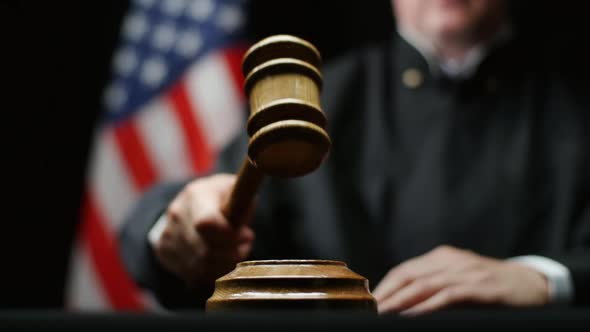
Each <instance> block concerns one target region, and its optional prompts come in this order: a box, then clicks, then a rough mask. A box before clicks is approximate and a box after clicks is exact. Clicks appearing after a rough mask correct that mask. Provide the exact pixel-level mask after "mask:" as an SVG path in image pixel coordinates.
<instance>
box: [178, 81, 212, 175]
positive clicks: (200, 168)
mask: <svg viewBox="0 0 590 332" xmlns="http://www.w3.org/2000/svg"><path fill="white" fill-rule="evenodd" d="M168 93H169V97H170V101H171V104H172V109H173V110H174V113H175V114H176V117H177V118H178V122H179V123H180V126H181V128H182V132H183V135H184V137H185V140H184V141H185V142H186V145H187V147H188V155H189V157H190V161H191V164H192V169H193V170H194V171H196V172H206V171H208V170H209V169H210V168H211V167H213V160H214V155H213V152H212V151H211V148H210V147H209V144H208V143H207V140H206V138H205V135H204V134H203V130H202V128H201V125H200V121H199V119H198V117H197V116H196V114H197V113H198V112H195V111H193V109H192V108H193V107H195V106H193V105H191V103H190V101H189V97H188V93H187V91H186V88H185V86H184V81H182V80H181V81H179V82H178V83H176V84H175V85H174V86H173V87H172V88H171V89H170V90H169V92H168Z"/></svg>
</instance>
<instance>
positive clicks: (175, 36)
mask: <svg viewBox="0 0 590 332" xmlns="http://www.w3.org/2000/svg"><path fill="white" fill-rule="evenodd" d="M245 6H246V3H245V1H236V0H217V1H215V0H162V1H157V0H133V1H132V2H131V4H130V7H129V10H128V13H127V14H126V16H125V18H124V20H123V24H122V29H121V36H120V42H119V45H118V48H117V50H116V52H115V53H114V56H113V73H112V78H111V81H110V83H109V85H108V86H107V87H106V89H105V93H104V105H105V112H104V116H103V118H102V120H101V122H100V125H99V126H98V127H97V130H96V132H95V135H94V142H93V147H92V152H91V158H90V160H89V169H88V174H87V181H86V187H85V195H84V198H83V202H84V203H83V206H82V214H81V221H80V227H79V230H78V233H77V237H76V241H75V244H74V248H73V255H72V260H71V263H70V264H71V265H70V272H69V275H68V281H67V284H66V288H67V289H66V305H67V307H68V308H70V309H74V310H150V309H153V308H157V307H158V305H157V303H155V302H154V301H153V300H151V297H150V295H149V294H147V293H145V292H143V291H142V290H140V289H139V288H138V286H137V285H136V284H135V283H134V282H133V281H132V279H131V278H130V276H129V275H128V273H127V271H126V270H125V267H124V265H123V263H122V260H121V258H120V257H119V254H118V243H117V236H116V234H117V231H118V228H119V227H120V224H121V222H122V220H123V218H124V216H125V215H126V214H127V213H128V212H129V211H130V208H131V206H132V205H133V204H134V203H135V202H136V200H137V199H138V198H139V196H140V195H141V194H142V193H143V192H144V191H145V190H147V189H148V188H149V187H150V186H151V185H153V184H155V183H156V182H159V181H166V180H175V179H183V178H187V177H189V176H194V175H198V174H200V173H203V172H206V171H208V170H210V168H211V167H212V165H213V163H214V161H215V158H216V154H217V153H218V152H219V151H220V150H221V149H222V148H223V147H224V146H225V145H226V144H227V143H229V141H231V140H232V138H233V137H234V135H236V134H237V133H238V132H239V131H241V130H243V123H244V120H245V116H246V114H245V111H244V110H245V97H244V95H243V92H242V83H243V78H242V74H241V67H240V66H241V60H242V56H243V54H244V52H245V50H246V48H247V46H248V45H247V42H246V37H247V36H246V33H245V19H246V15H245V10H246V8H245Z"/></svg>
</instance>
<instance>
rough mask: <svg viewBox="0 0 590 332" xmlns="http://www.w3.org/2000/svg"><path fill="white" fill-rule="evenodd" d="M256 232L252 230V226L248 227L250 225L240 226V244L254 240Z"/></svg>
mask: <svg viewBox="0 0 590 332" xmlns="http://www.w3.org/2000/svg"><path fill="white" fill-rule="evenodd" d="M255 237H256V236H255V234H254V231H253V230H252V228H250V227H248V226H242V227H241V228H240V230H239V231H238V239H237V241H238V244H244V243H248V242H252V241H254V238H255Z"/></svg>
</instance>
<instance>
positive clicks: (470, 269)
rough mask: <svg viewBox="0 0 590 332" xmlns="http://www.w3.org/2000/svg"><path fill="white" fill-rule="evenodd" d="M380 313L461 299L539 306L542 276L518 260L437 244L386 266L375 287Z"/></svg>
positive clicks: (544, 287)
mask: <svg viewBox="0 0 590 332" xmlns="http://www.w3.org/2000/svg"><path fill="white" fill-rule="evenodd" d="M373 295H374V296H375V298H376V299H377V303H378V309H379V312H380V313H387V312H400V313H401V314H405V315H418V314H424V313H428V312H432V311H435V310H439V309H442V308H445V307H448V306H451V305H455V304H462V303H478V304H500V305H508V306H515V307H516V306H521V307H524V306H529V307H530V306H541V305H544V304H547V303H548V302H549V289H548V282H547V279H546V277H545V276H544V275H543V274H542V273H540V272H539V271H537V270H535V269H532V268H530V267H527V266H524V265H521V264H520V263H517V262H512V261H503V260H498V259H493V258H489V257H484V256H481V255H478V254H476V253H473V252H471V251H467V250H461V249H457V248H454V247H450V246H441V247H438V248H436V249H434V250H432V251H430V252H428V253H426V254H424V255H422V256H419V257H416V258H413V259H410V260H408V261H406V262H405V263H403V264H400V265H399V266H397V267H395V268H393V269H391V270H390V271H389V273H387V275H386V276H385V277H384V278H383V280H381V282H380V283H379V284H378V285H377V287H376V288H375V290H374V292H373Z"/></svg>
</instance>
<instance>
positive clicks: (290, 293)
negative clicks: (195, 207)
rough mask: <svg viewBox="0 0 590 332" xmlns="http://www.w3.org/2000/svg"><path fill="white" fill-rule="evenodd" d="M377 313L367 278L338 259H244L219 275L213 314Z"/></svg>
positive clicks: (210, 306)
mask: <svg viewBox="0 0 590 332" xmlns="http://www.w3.org/2000/svg"><path fill="white" fill-rule="evenodd" d="M260 309H263V310H283V309H289V310H329V311H332V310H347V311H364V312H370V313H376V312H377V305H376V301H375V299H374V298H373V296H372V295H371V293H370V291H369V284H368V281H367V279H365V278H364V277H362V276H361V275H358V274H357V273H355V272H353V271H352V270H350V269H349V268H348V267H347V266H346V264H345V263H343V262H340V261H332V260H261V261H245V262H241V263H238V264H237V265H236V268H235V269H234V270H233V271H231V272H230V273H228V274H226V275H225V276H223V277H221V278H219V279H217V281H216V283H215V292H214V293H213V295H212V296H211V297H210V298H209V299H208V300H207V306H206V310H207V312H219V311H236V310H239V311H242V310H244V311H247V310H260Z"/></svg>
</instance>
